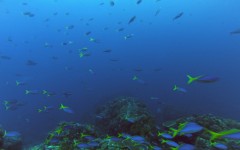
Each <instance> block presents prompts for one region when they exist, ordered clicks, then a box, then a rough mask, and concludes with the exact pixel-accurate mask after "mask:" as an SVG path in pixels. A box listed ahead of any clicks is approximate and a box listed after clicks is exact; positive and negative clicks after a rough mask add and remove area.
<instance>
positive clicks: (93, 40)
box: [89, 38, 100, 43]
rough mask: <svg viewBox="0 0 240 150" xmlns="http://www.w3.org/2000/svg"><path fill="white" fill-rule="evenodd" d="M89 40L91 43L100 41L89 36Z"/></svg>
mask: <svg viewBox="0 0 240 150" xmlns="http://www.w3.org/2000/svg"><path fill="white" fill-rule="evenodd" d="M89 41H90V42H93V43H100V42H99V40H96V39H95V38H89Z"/></svg>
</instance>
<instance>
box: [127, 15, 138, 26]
mask: <svg viewBox="0 0 240 150" xmlns="http://www.w3.org/2000/svg"><path fill="white" fill-rule="evenodd" d="M135 20H136V16H133V17H131V18H130V19H129V21H128V24H131V23H133V22H134V21H135Z"/></svg>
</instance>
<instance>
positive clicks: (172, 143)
mask: <svg viewBox="0 0 240 150" xmlns="http://www.w3.org/2000/svg"><path fill="white" fill-rule="evenodd" d="M161 143H162V144H167V145H168V146H171V147H178V146H179V144H178V143H176V142H174V141H171V140H164V139H163V140H162V142H161Z"/></svg>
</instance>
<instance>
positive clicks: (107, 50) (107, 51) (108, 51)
mask: <svg viewBox="0 0 240 150" xmlns="http://www.w3.org/2000/svg"><path fill="white" fill-rule="evenodd" d="M111 51H112V50H111V49H106V50H104V51H103V52H105V53H110V52H111Z"/></svg>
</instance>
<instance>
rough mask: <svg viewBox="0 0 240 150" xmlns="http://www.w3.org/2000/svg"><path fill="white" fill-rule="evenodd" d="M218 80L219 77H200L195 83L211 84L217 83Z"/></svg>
mask: <svg viewBox="0 0 240 150" xmlns="http://www.w3.org/2000/svg"><path fill="white" fill-rule="evenodd" d="M218 80H219V77H217V76H208V75H205V76H202V77H201V78H199V79H198V80H197V81H198V82H202V83H213V82H217V81H218Z"/></svg>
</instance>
